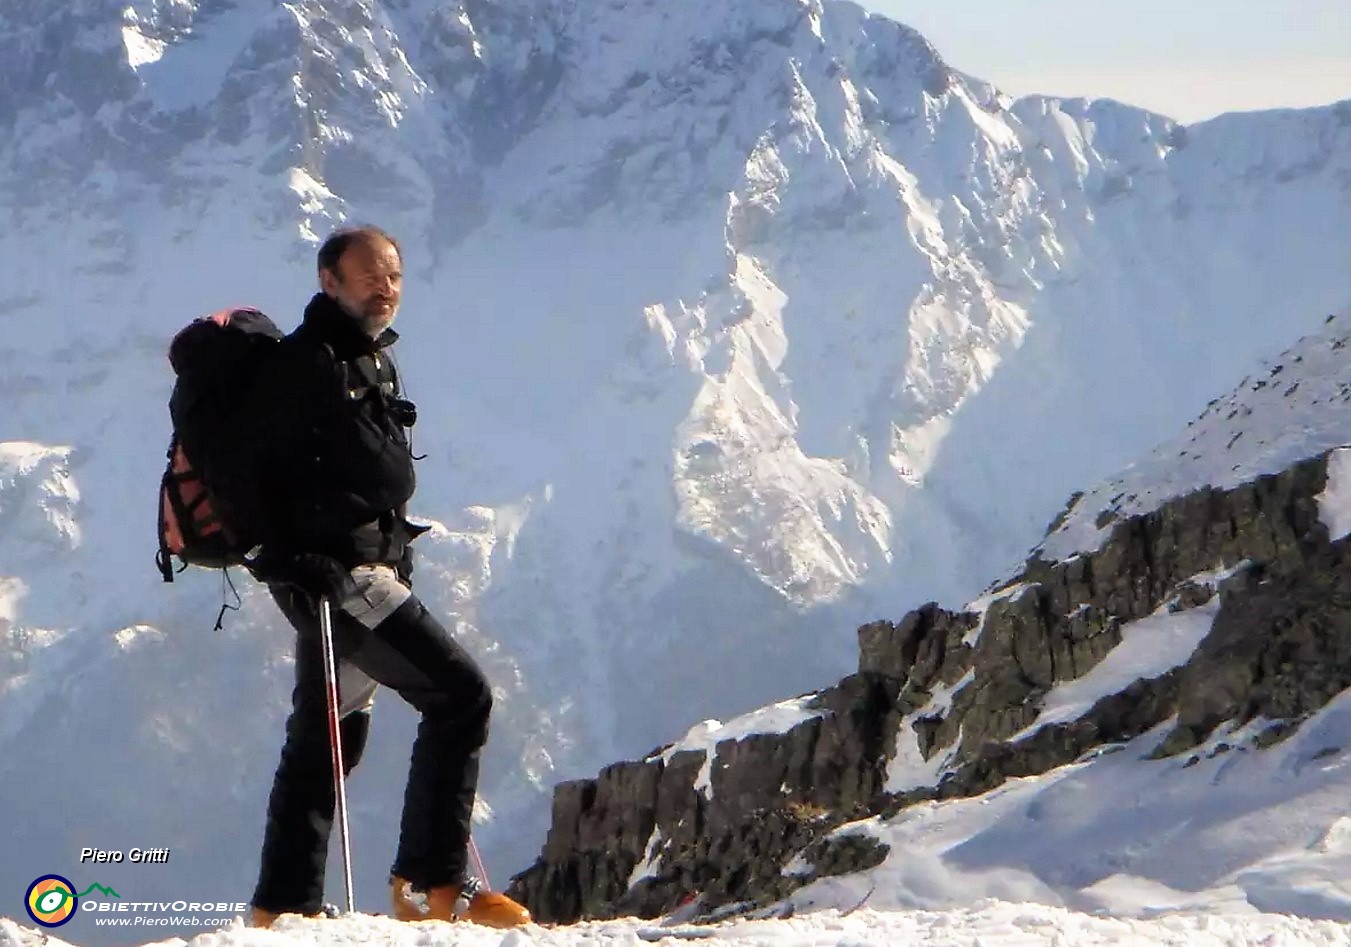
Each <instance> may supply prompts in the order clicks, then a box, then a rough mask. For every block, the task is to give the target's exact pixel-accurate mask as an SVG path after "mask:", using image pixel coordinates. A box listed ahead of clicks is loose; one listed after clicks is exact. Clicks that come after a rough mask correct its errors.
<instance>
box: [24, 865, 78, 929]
mask: <svg viewBox="0 0 1351 947" xmlns="http://www.w3.org/2000/svg"><path fill="white" fill-rule="evenodd" d="M79 903H80V899H79V898H77V897H76V896H75V886H74V885H73V884H71V883H70V882H69V881H67V880H66V879H65V878H62V877H61V876H60V875H43V876H42V877H41V878H39V879H38V880H37V881H35V882H33V883H32V884H31V885H29V886H28V894H26V895H25V896H24V900H23V904H24V907H26V908H27V909H28V916H29V917H31V918H32V919H33V920H35V921H37V922H38V923H39V924H41V925H42V926H43V927H60V926H61V925H62V924H64V923H66V921H69V920H70V919H71V918H72V917H74V916H75V908H76V906H77V905H78V904H79Z"/></svg>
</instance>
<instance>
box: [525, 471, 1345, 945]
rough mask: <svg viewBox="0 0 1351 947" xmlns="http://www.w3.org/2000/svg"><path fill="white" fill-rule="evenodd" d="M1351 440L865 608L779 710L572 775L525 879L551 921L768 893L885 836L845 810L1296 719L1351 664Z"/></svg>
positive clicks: (867, 862)
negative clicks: (845, 668) (1350, 530)
mask: <svg viewBox="0 0 1351 947" xmlns="http://www.w3.org/2000/svg"><path fill="white" fill-rule="evenodd" d="M1343 457H1344V455H1343V453H1342V452H1341V451H1340V450H1334V451H1331V452H1325V453H1323V454H1320V455H1318V456H1315V457H1313V458H1310V459H1307V460H1303V461H1300V462H1297V463H1295V464H1293V465H1291V466H1289V467H1288V468H1287V469H1285V470H1283V471H1281V472H1279V473H1275V474H1269V475H1265V476H1261V477H1258V478H1257V479H1255V480H1253V481H1251V482H1249V483H1245V484H1242V485H1240V486H1237V487H1233V488H1230V489H1216V488H1205V489H1200V490H1197V491H1195V492H1192V493H1190V494H1187V495H1185V496H1182V497H1178V498H1175V499H1173V500H1171V501H1169V502H1167V503H1165V504H1164V505H1162V506H1161V507H1159V508H1158V509H1156V510H1154V511H1152V512H1149V513H1145V514H1141V515H1136V516H1131V517H1128V518H1124V519H1121V520H1119V521H1118V522H1116V523H1115V524H1114V526H1113V527H1112V529H1111V531H1110V534H1109V537H1108V538H1107V540H1106V542H1105V543H1104V544H1103V545H1102V546H1101V547H1100V548H1099V549H1097V550H1096V551H1093V552H1091V553H1088V554H1078V555H1074V556H1072V557H1070V558H1069V559H1067V560H1064V561H1051V560H1047V559H1043V558H1041V556H1040V555H1034V556H1033V557H1032V558H1031V559H1029V560H1028V561H1027V563H1026V564H1025V566H1024V568H1023V569H1022V570H1021V572H1019V573H1018V574H1017V575H1016V576H1014V577H1013V578H1012V579H1011V580H1009V581H1008V582H1006V583H1003V584H1002V585H1001V586H1000V587H998V588H996V589H993V590H992V591H991V592H990V593H989V594H987V595H986V596H985V597H983V598H982V599H980V600H977V602H976V603H974V607H973V608H972V610H969V611H961V612H952V611H947V610H945V609H942V608H940V607H938V606H937V605H935V604H929V605H925V606H923V607H922V608H919V609H916V610H914V611H912V612H910V613H909V614H907V615H906V616H905V617H904V618H902V619H901V620H900V621H899V622H896V623H891V622H886V621H883V622H877V623H874V624H870V625H867V626H864V627H863V628H860V629H859V632H858V635H859V647H860V654H859V665H858V672H857V673H856V674H853V675H851V676H849V677H848V678H846V679H845V680H843V681H841V682H840V683H839V684H837V685H836V686H834V687H831V688H829V689H826V690H824V691H821V692H820V693H816V694H811V695H807V696H806V697H805V698H802V699H800V701H799V702H798V703H799V704H800V707H801V710H802V711H803V713H802V714H801V719H800V720H798V721H797V722H796V723H794V724H793V725H791V726H789V727H788V728H786V729H784V730H783V731H782V732H779V733H758V734H754V735H750V736H746V737H744V738H741V739H736V738H732V739H727V740H723V741H720V742H719V741H707V742H710V744H711V745H712V744H715V748H714V750H713V753H712V754H708V753H707V752H706V751H705V750H703V749H699V748H697V747H695V746H692V745H691V746H682V745H680V744H677V745H674V746H672V747H666V748H663V749H662V750H659V751H657V752H654V753H653V754H651V755H650V756H649V757H648V758H647V759H645V760H643V761H641V762H630V763H620V764H617V765H615V766H611V767H609V768H607V769H605V770H604V771H603V772H602V773H601V774H600V775H599V776H598V777H597V778H596V779H588V780H581V781H576V782H571V783H567V784H564V785H562V786H560V787H559V788H558V790H557V792H556V794H555V798H554V809H553V826H552V829H551V831H550V834H549V838H548V842H547V844H546V846H545V849H544V851H543V853H542V855H541V857H540V859H539V861H538V862H537V863H536V864H535V865H534V866H533V867H532V868H531V869H529V870H528V871H526V872H524V873H523V874H521V875H520V876H518V877H517V878H516V879H515V882H514V885H513V891H514V893H516V894H518V895H520V896H522V897H524V898H525V899H526V900H527V901H528V903H529V904H530V907H531V909H532V910H533V911H534V912H535V913H536V915H537V916H538V917H539V918H540V919H542V920H546V921H550V920H552V921H568V920H572V919H576V918H579V917H605V916H612V915H615V914H622V913H637V914H642V915H650V916H656V915H660V914H665V913H668V912H671V911H672V910H674V909H676V908H677V907H679V906H681V905H682V904H690V905H691V909H692V910H697V911H701V912H704V913H705V914H711V915H716V914H718V913H719V912H720V911H727V910H730V909H733V908H735V909H737V910H754V909H766V908H770V909H772V908H771V906H772V905H774V904H775V903H776V902H778V901H779V900H780V899H782V898H783V897H784V896H785V895H787V894H788V893H789V892H791V891H792V890H793V889H795V888H797V887H799V886H801V885H804V884H806V883H808V882H810V881H812V880H814V879H815V878H818V877H821V876H824V875H833V874H840V873H844V872H850V871H855V870H859V869H862V868H867V867H871V866H872V865H875V864H877V863H878V862H880V861H881V860H882V858H883V857H885V855H886V851H885V846H883V845H880V844H879V843H876V842H871V841H869V840H866V839H860V838H859V837H858V836H856V835H832V834H831V833H832V832H833V830H835V829H836V828H837V827H839V826H840V825H842V824H844V823H846V822H851V821H855V820H858V819H860V818H863V817H866V816H882V817H884V818H886V817H890V816H893V815H895V814H897V813H899V812H901V811H902V810H904V809H905V808H906V807H908V806H911V805H913V804H914V803H917V802H920V801H923V800H933V799H948V798H954V797H962V796H973V795H977V794H980V793H982V792H985V791H986V790H989V789H991V788H992V787H995V786H998V785H999V784H1001V783H1002V782H1003V781H1005V780H1007V779H1010V778H1012V777H1019V776H1030V775H1036V774H1041V773H1045V772H1047V771H1048V770H1051V769H1053V768H1055V767H1058V766H1061V765H1064V764H1067V763H1071V762H1073V761H1075V760H1079V759H1081V758H1083V757H1085V755H1087V754H1094V753H1099V752H1104V751H1106V750H1109V749H1111V748H1114V747H1116V746H1119V745H1120V744H1122V743H1124V742H1126V741H1129V740H1131V739H1133V738H1135V737H1138V736H1140V735H1141V734H1144V733H1146V732H1147V731H1150V730H1152V729H1153V728H1155V727H1158V726H1159V725H1161V724H1167V725H1168V726H1169V727H1170V730H1169V732H1168V733H1167V735H1166V737H1165V738H1164V739H1163V741H1162V742H1161V744H1160V745H1159V748H1158V750H1157V751H1156V752H1157V753H1161V754H1166V755H1177V754H1188V753H1192V752H1194V751H1195V749H1196V748H1197V747H1198V745H1199V744H1201V743H1202V742H1203V741H1205V740H1206V739H1207V738H1209V737H1210V736H1211V735H1212V733H1213V732H1214V731H1216V728H1217V727H1219V726H1220V725H1221V724H1229V725H1241V724H1245V723H1251V722H1253V721H1257V722H1259V724H1260V725H1259V726H1258V727H1256V728H1255V729H1252V730H1251V733H1252V737H1251V739H1252V741H1253V743H1254V745H1257V746H1264V745H1267V744H1270V743H1272V742H1275V741H1279V740H1281V739H1282V738H1283V737H1284V736H1285V735H1286V734H1287V733H1288V732H1289V731H1290V730H1291V729H1292V728H1294V727H1297V726H1298V724H1299V723H1300V722H1301V721H1302V720H1303V719H1305V718H1306V717H1307V716H1308V715H1310V714H1311V713H1313V712H1314V711H1316V710H1318V709H1319V708H1320V707H1322V706H1323V705H1324V704H1325V703H1326V702H1327V701H1329V700H1330V699H1331V698H1332V697H1334V696H1335V695H1336V694H1338V693H1339V692H1340V691H1342V690H1343V689H1345V688H1346V687H1348V686H1351V570H1349V569H1348V568H1347V565H1348V561H1347V560H1348V558H1351V546H1348V544H1347V543H1346V542H1345V541H1344V540H1343V539H1342V537H1340V536H1337V535H1335V532H1333V531H1330V529H1329V526H1328V525H1327V523H1326V522H1325V521H1327V520H1328V519H1329V514H1328V510H1329V509H1330V508H1333V507H1335V505H1336V502H1337V500H1336V484H1335V483H1333V482H1332V481H1333V480H1334V479H1335V476H1333V477H1330V469H1331V470H1332V473H1333V474H1334V475H1335V474H1336V472H1337V471H1336V468H1337V466H1338V465H1339V464H1340V463H1341V462H1342V459H1343ZM1075 499H1076V501H1078V500H1079V499H1080V498H1079V497H1077V496H1076V498H1075ZM1131 645H1134V647H1130V646H1131ZM714 736H716V731H714ZM689 742H690V743H691V744H693V743H697V742H698V741H689ZM1236 742H1237V741H1236ZM1228 749H1230V746H1229V744H1226V743H1224V742H1220V743H1218V744H1217V745H1214V746H1212V747H1209V748H1208V749H1207V750H1206V752H1209V753H1215V752H1223V751H1225V750H1228ZM710 755H711V757H712V758H711V759H709V758H708V757H709V756H710ZM691 897H694V898H695V901H694V902H692V903H691V902H690V898H691Z"/></svg>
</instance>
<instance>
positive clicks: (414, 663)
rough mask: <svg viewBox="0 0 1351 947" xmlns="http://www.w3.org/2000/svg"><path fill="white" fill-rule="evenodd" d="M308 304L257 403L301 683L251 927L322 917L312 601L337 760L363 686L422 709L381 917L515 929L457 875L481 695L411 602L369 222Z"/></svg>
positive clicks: (357, 727) (325, 270)
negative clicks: (334, 703)
mask: <svg viewBox="0 0 1351 947" xmlns="http://www.w3.org/2000/svg"><path fill="white" fill-rule="evenodd" d="M318 262H319V285H320V289H321V292H319V293H318V294H317V295H316V296H315V297H314V298H313V299H312V300H311V301H310V303H309V305H308V307H307V308H306V309H305V317H304V321H303V322H302V324H301V326H300V327H299V328H298V329H296V330H295V331H294V332H292V333H291V334H290V335H288V336H287V337H286V338H285V339H284V340H283V341H282V342H281V343H280V344H279V345H278V346H277V355H276V358H275V360H274V362H273V363H272V365H271V366H270V370H269V371H268V372H267V377H268V383H267V384H266V385H265V386H264V388H265V391H266V396H267V397H268V398H270V399H274V403H275V404H279V405H283V406H284V412H282V413H284V414H285V418H284V419H283V420H282V421H280V422H279V428H278V430H276V431H274V432H273V436H272V437H271V438H269V450H271V451H273V452H274V454H273V458H274V459H273V462H272V463H271V464H270V465H269V469H270V470H271V471H274V474H273V475H272V477H271V480H270V482H267V483H265V484H264V491H263V492H264V494H265V496H266V498H267V502H268V510H269V524H268V526H269V529H268V532H267V534H266V536H265V538H264V541H263V549H262V553H261V555H260V556H259V557H258V562H257V565H256V567H255V568H254V573H255V575H257V576H258V578H260V579H262V580H264V581H266V582H267V583H268V586H269V590H270V591H271V593H272V595H273V597H274V599H275V600H276V602H277V604H278V605H279V606H280V607H281V610H282V612H283V613H284V614H285V615H286V618H287V619H288V620H289V621H290V622H291V624H292V625H293V626H294V627H295V629H296V651H295V669H296V683H295V690H294V692H293V694H292V698H291V701H292V706H291V716H290V718H289V719H288V720H287V723H286V743H285V746H284V747H283V748H282V753H281V762H280V764H279V765H278V767H277V772H276V777H275V780H274V782H273V786H272V795H271V798H270V800H269V803H268V812H267V826H266V830H265V834H264V841H263V853H262V868H261V871H260V873H259V878H258V886H257V889H256V890H255V892H254V895H253V903H252V911H251V921H252V923H253V924H255V925H257V926H262V927H267V926H270V925H271V924H272V922H273V921H275V920H276V918H277V917H278V916H279V915H280V914H283V913H291V912H294V913H299V914H306V915H313V914H318V913H319V912H320V910H321V909H322V898H323V887H324V866H325V862H326V859H327V852H328V838H329V833H330V830H331V829H332V825H333V814H334V808H335V790H334V785H333V773H332V764H331V762H330V755H329V736H328V717H327V707H326V695H325V687H324V667H323V658H322V647H321V639H320V632H319V617H318V600H319V598H320V597H323V596H326V597H328V598H329V600H330V601H331V602H332V604H333V625H334V629H333V631H334V639H335V648H336V651H337V655H338V658H339V660H340V670H339V675H338V677H339V703H340V705H341V713H342V714H343V718H342V722H341V725H340V733H341V739H342V744H343V760H344V764H345V767H346V768H347V769H348V770H349V771H350V769H351V768H352V767H354V766H356V765H357V763H358V761H359V760H360V759H361V753H362V749H363V747H364V746H365V742H366V736H367V733H368V731H369V725H370V707H371V703H372V701H373V699H374V696H375V689H376V686H377V685H379V684H383V685H385V686H386V687H388V688H391V689H393V690H395V691H397V692H398V693H399V695H400V696H401V697H403V699H404V700H406V701H408V703H410V704H411V705H412V706H413V707H414V708H416V709H417V710H418V711H420V712H421V714H422V720H421V722H420V723H419V725H418V732H417V738H416V740H415V742H414V744H413V755H412V764H411V768H410V771H409V774H408V784H407V789H406V792H405V796H404V808H403V818H402V824H401V829H400V837H399V846H398V851H397V853H396V855H395V858H394V864H393V867H392V869H391V872H390V885H391V889H392V890H391V897H392V903H393V914H394V915H395V916H396V917H398V918H400V919H403V920H424V919H429V918H430V919H440V920H452V919H456V918H458V917H463V918H464V919H466V920H470V921H474V922H478V923H482V924H488V925H492V926H495V927H511V926H516V925H519V924H524V923H527V922H528V921H529V920H530V915H529V912H528V911H526V910H525V908H523V907H521V906H520V905H518V904H517V903H516V902H514V901H512V900H511V899H509V898H507V897H506V896H504V895H501V894H495V893H489V892H484V891H480V890H479V888H478V885H477V884H476V882H475V881H474V880H473V879H472V878H471V877H470V876H469V874H468V872H467V865H466V846H467V844H468V841H469V830H470V813H471V810H472V809H473V804H474V796H475V793H476V791H477V784H478V767H479V752H480V750H481V748H482V747H483V744H484V743H485V741H486V740H487V734H488V718H489V714H490V712H491V709H492V693H491V690H490V688H489V685H488V682H487V680H485V678H484V677H483V674H482V672H481V671H480V670H479V668H478V666H477V665H476V664H475V662H474V660H473V658H472V657H470V656H469V654H468V653H466V652H465V651H464V650H463V649H462V648H461V647H460V646H459V645H458V644H456V643H455V641H454V640H453V639H452V638H451V637H450V635H449V634H448V633H447V632H446V630H445V629H444V628H443V627H442V626H441V625H440V624H439V623H438V622H437V621H436V620H435V619H434V618H433V617H432V616H431V615H430V614H428V612H427V609H426V608H424V607H423V605H422V603H421V602H420V601H418V599H417V597H416V596H415V595H413V593H412V590H411V582H410V575H411V572H412V568H411V550H410V549H409V546H408V544H409V542H410V541H411V540H412V539H414V538H415V537H416V536H417V534H418V533H420V532H422V530H421V529H419V528H416V527H413V526H412V525H411V524H409V523H408V521H407V520H406V519H405V516H404V514H405V508H406V504H407V502H408V500H409V498H410V497H411V496H412V494H413V489H414V476H413V458H412V454H411V451H410V449H409V443H408V439H407V433H406V431H405V428H406V427H408V426H411V425H412V423H413V421H414V419H415V411H414V408H413V405H412V404H411V403H410V402H407V401H403V400H401V399H400V397H399V396H400V391H399V383H398V378H397V375H396V373H395V369H394V364H393V362H392V361H391V360H390V357H389V347H390V346H391V345H393V343H394V342H395V340H396V339H397V335H396V334H395V332H394V330H393V329H392V328H390V326H391V324H392V323H393V322H394V317H395V314H396V313H397V311H398V307H399V298H400V294H401V291H402V281H403V272H402V269H403V268H402V259H401V255H400V252H399V246H398V244H397V243H396V242H395V241H394V239H393V238H392V237H390V236H389V235H388V234H386V233H384V232H383V231H381V230H379V229H377V228H374V227H362V228H355V229H346V230H340V231H338V232H337V233H335V234H334V235H333V236H332V237H330V238H329V239H328V240H327V241H326V242H325V243H324V245H323V246H322V247H321V248H320V250H319V261H318Z"/></svg>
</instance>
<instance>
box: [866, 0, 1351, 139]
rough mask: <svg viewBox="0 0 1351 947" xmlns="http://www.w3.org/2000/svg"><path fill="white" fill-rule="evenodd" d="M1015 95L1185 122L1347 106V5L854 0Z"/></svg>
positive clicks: (1308, 1)
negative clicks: (1090, 99)
mask: <svg viewBox="0 0 1351 947" xmlns="http://www.w3.org/2000/svg"><path fill="white" fill-rule="evenodd" d="M859 2H861V3H862V5H863V6H864V7H865V8H866V9H869V10H872V11H875V12H877V13H883V14H886V15H887V16H890V17H892V18H893V19H897V20H900V21H901V22H902V23H906V24H908V25H910V26H913V27H915V28H916V29H917V30H919V31H920V32H921V33H923V34H924V35H925V36H926V37H928V39H929V41H930V42H932V43H933V44H934V45H935V46H936V47H938V51H939V52H940V53H942V55H943V58H944V59H946V60H947V61H948V62H949V63H950V64H951V65H953V66H955V67H957V68H958V69H962V70H964V71H965V72H968V73H971V74H972V75H975V76H979V77H980V78H982V79H988V80H989V81H991V82H993V83H994V84H995V85H997V86H999V87H1001V88H1003V89H1005V90H1006V91H1008V92H1010V93H1012V94H1015V95H1017V94H1023V93H1028V92H1046V93H1051V94H1054V95H1063V96H1078V95H1086V96H1108V97H1111V98H1115V99H1120V100H1122V101H1124V102H1130V103H1131V104H1134V105H1140V106H1144V107H1146V108H1152V109H1154V110H1156V111H1160V112H1163V113H1164V114H1166V115H1171V116H1173V117H1174V118H1178V119H1182V120H1184V121H1196V120H1199V119H1202V118H1208V117H1210V116H1212V115H1216V114H1218V113H1220V112H1224V111H1236V110H1246V109H1256V108H1275V107H1280V106H1287V105H1290V106H1302V105H1315V104H1324V103H1327V102H1333V101H1337V100H1339V99H1346V98H1351V0H1116V2H1111V0H1078V2H1075V0H859Z"/></svg>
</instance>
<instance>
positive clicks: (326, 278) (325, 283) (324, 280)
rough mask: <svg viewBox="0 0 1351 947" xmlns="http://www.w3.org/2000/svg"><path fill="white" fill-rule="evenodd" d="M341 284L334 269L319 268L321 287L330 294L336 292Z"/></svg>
mask: <svg viewBox="0 0 1351 947" xmlns="http://www.w3.org/2000/svg"><path fill="white" fill-rule="evenodd" d="M338 286H339V282H338V274H336V273H334V272H333V271H332V270H329V269H324V268H322V267H321V268H320V270H319V288H320V289H321V290H323V291H324V292H325V293H327V294H328V295H329V296H332V295H334V294H335V292H336V291H337V289H338Z"/></svg>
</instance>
